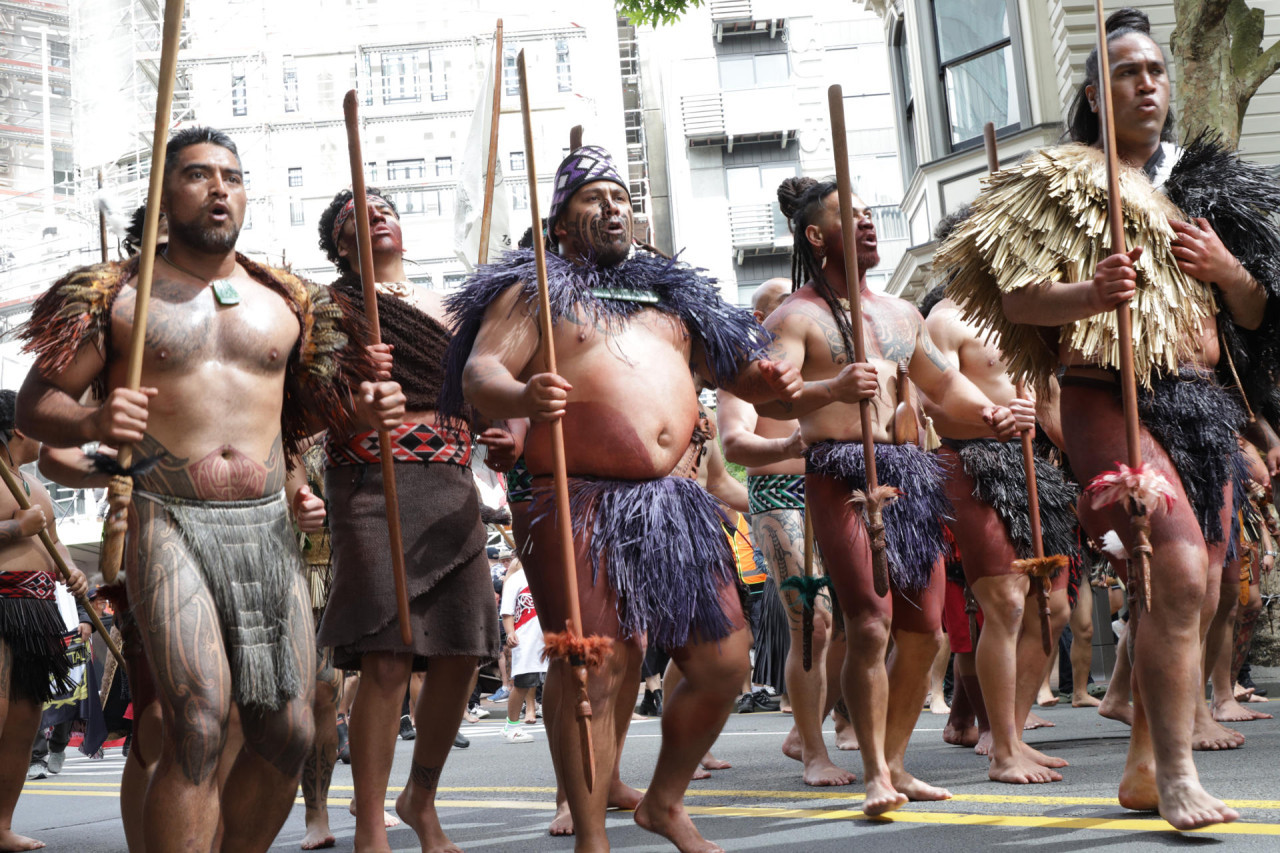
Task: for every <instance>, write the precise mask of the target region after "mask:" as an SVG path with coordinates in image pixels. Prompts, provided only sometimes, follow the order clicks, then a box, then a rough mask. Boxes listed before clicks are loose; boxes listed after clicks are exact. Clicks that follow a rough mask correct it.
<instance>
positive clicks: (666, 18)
mask: <svg viewBox="0 0 1280 853" xmlns="http://www.w3.org/2000/svg"><path fill="white" fill-rule="evenodd" d="M703 2H704V0H614V5H615V6H616V7H617V9H618V14H619V15H623V16H625V17H627V18H630V19H631V22H632V23H633V24H652V25H653V26H655V27H657V26H661V25H662V24H674V23H675V22H676V21H677V20H678V19H679V18H680V16H681V15H683V14H684V13H685V12H688V11H689V10H690V9H693V8H696V7H698V6H701V5H702V4H703Z"/></svg>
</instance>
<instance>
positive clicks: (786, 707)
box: [778, 693, 794, 714]
mask: <svg viewBox="0 0 1280 853" xmlns="http://www.w3.org/2000/svg"><path fill="white" fill-rule="evenodd" d="M778 710H779V711H781V712H782V713H784V714H791V713H794V712H793V711H792V708H791V700H790V699H788V698H787V696H786V694H785V693H784V694H783V695H782V701H781V702H779V703H778Z"/></svg>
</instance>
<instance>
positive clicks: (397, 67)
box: [381, 51, 422, 104]
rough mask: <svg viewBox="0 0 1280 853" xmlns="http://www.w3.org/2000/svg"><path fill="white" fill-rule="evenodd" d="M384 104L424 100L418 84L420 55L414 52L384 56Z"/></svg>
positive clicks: (385, 54) (386, 54)
mask: <svg viewBox="0 0 1280 853" xmlns="http://www.w3.org/2000/svg"><path fill="white" fill-rule="evenodd" d="M381 59H382V103H384V104H396V103H406V102H412V101H420V100H422V92H421V89H420V87H419V83H418V54H417V53H415V52H413V51H406V52H403V53H391V52H386V53H383V54H382V57H381Z"/></svg>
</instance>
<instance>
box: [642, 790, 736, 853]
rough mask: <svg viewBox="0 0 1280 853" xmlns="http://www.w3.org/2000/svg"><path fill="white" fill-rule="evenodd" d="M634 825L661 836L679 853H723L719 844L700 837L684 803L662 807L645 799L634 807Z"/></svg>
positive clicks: (677, 802)
mask: <svg viewBox="0 0 1280 853" xmlns="http://www.w3.org/2000/svg"><path fill="white" fill-rule="evenodd" d="M636 825H637V826H639V827H640V828H642V829H647V830H649V831H650V832H654V833H657V834H658V835H661V836H662V837H663V838H665V839H667V840H668V841H670V842H671V843H672V844H674V845H675V846H676V849H677V850H679V851H680V853H724V848H723V847H721V846H720V845H719V844H713V843H711V842H710V841H708V840H707V839H705V838H703V837H702V834H701V833H700V832H698V830H697V828H696V827H695V826H694V825H693V821H692V820H690V819H689V813H688V812H686V811H685V810H684V803H681V802H679V801H676V802H675V803H674V804H673V805H670V806H666V807H662V806H658V805H656V804H654V803H651V802H650V801H649V798H648V797H645V798H644V799H643V800H641V801H640V805H639V806H637V807H636Z"/></svg>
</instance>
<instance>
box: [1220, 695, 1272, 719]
mask: <svg viewBox="0 0 1280 853" xmlns="http://www.w3.org/2000/svg"><path fill="white" fill-rule="evenodd" d="M1211 710H1212V712H1213V718H1214V719H1215V720H1217V721H1218V722H1220V723H1247V722H1250V721H1251V720H1270V719H1271V715H1270V714H1264V713H1262V712H1261V711H1254V710H1251V709H1249V708H1246V707H1245V706H1243V705H1241V704H1240V703H1239V702H1237V701H1236V700H1235V699H1228V700H1227V701H1225V702H1222V703H1218V702H1215V703H1213V706H1212V708H1211Z"/></svg>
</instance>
